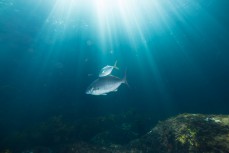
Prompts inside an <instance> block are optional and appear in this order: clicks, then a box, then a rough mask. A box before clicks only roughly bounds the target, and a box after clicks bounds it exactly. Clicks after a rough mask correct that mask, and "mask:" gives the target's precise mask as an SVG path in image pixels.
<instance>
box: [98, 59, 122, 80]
mask: <svg viewBox="0 0 229 153" xmlns="http://www.w3.org/2000/svg"><path fill="white" fill-rule="evenodd" d="M113 69H117V70H118V69H119V68H118V67H117V61H115V64H114V66H110V65H107V66H105V67H104V68H102V69H101V71H100V73H99V77H105V76H108V75H110V74H111V72H112V70H113Z"/></svg>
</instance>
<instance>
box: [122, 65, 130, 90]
mask: <svg viewBox="0 0 229 153" xmlns="http://www.w3.org/2000/svg"><path fill="white" fill-rule="evenodd" d="M126 71H127V68H126V70H125V75H124V77H123V79H122V82H123V83H125V84H126V85H127V86H128V87H130V86H129V84H128V82H127V79H126Z"/></svg>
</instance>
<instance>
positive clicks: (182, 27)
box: [0, 0, 229, 147]
mask: <svg viewBox="0 0 229 153" xmlns="http://www.w3.org/2000/svg"><path fill="white" fill-rule="evenodd" d="M104 1H105V0H104ZM127 2H128V1H127ZM109 3H110V2H104V5H102V4H103V1H102V3H98V4H97V5H98V6H97V7H96V6H94V5H96V2H90V1H85V2H81V1H79V2H78V3H77V2H72V1H71V2H70V1H69V2H63V1H61V0H59V1H58V0H51V1H42V0H40V1H36V2H29V1H26V0H18V1H16V0H0V121H1V128H0V129H1V131H2V134H1V135H2V136H3V137H2V140H1V141H4V140H3V139H5V137H7V136H8V135H7V134H8V133H12V132H13V131H17V130H18V129H24V128H27V127H29V126H30V125H31V124H34V123H36V122H42V121H44V120H46V119H47V118H50V117H52V116H57V115H62V116H64V117H65V118H67V119H71V120H77V119H80V118H86V117H96V116H101V115H102V116H103V115H104V116H106V115H109V114H119V113H125V112H128V111H129V110H135V111H136V113H137V114H138V115H139V116H142V117H145V116H150V117H151V118H152V119H151V121H152V123H149V124H150V126H153V125H154V124H155V123H157V122H158V121H159V120H164V119H166V118H168V117H170V116H173V115H177V114H180V113H208V114H215V113H216V114H228V107H229V104H228V102H229V88H228V87H229V60H228V59H229V29H228V27H229V18H228V10H229V8H228V6H229V1H226V0H199V1H197V0H192V1H189V0H183V1H179V0H175V1H174V2H170V1H169V0H162V1H159V0H158V1H157V0H155V2H152V1H144V2H138V1H133V2H132V4H131V5H128V4H126V5H124V4H123V8H121V9H118V6H119V5H118V4H117V3H114V5H113V4H112V5H110V4H109ZM96 8H97V10H96ZM102 8H103V9H104V10H102ZM101 10H102V11H101ZM116 60H117V61H118V64H117V65H118V67H119V68H120V70H114V71H113V72H112V73H113V75H115V76H118V77H120V78H122V77H123V76H124V73H125V69H126V68H127V81H128V83H129V87H128V86H126V85H122V86H121V87H120V88H119V90H118V92H115V93H110V94H108V95H106V96H91V95H86V94H85V90H86V88H87V87H88V85H89V84H90V83H91V82H92V81H93V80H95V79H96V78H98V73H99V71H100V69H101V68H102V67H104V66H106V65H113V64H114V62H115V61H116ZM1 147H2V146H1Z"/></svg>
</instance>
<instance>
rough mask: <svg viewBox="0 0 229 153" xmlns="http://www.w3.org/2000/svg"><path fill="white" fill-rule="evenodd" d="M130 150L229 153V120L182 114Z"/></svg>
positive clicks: (152, 132) (164, 152) (149, 133)
mask: <svg viewBox="0 0 229 153" xmlns="http://www.w3.org/2000/svg"><path fill="white" fill-rule="evenodd" d="M129 147H130V148H137V149H139V150H142V151H143V152H146V153H147V152H155V153H157V152H158V153H186V152H188V153H189V152H190V153H215V152H219V153H227V152H229V116H228V115H227V116H226V115H201V114H182V115H178V116H177V117H173V118H170V119H168V120H166V121H164V122H160V123H158V125H157V126H155V127H154V128H153V129H152V130H151V131H150V132H148V133H147V134H146V135H145V136H143V137H142V138H140V139H139V140H136V141H133V142H132V143H131V144H130V145H129Z"/></svg>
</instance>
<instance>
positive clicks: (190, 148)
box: [0, 113, 229, 153]
mask: <svg viewBox="0 0 229 153" xmlns="http://www.w3.org/2000/svg"><path fill="white" fill-rule="evenodd" d="M129 115H130V116H131V115H133V114H131V113H130V114H129ZM125 117H126V118H128V115H127V116H125ZM125 117H124V118H123V116H122V117H120V116H119V117H116V116H109V117H104V118H103V117H102V118H97V120H95V119H94V120H90V121H87V123H90V124H89V125H88V124H85V123H81V124H78V127H76V126H77V124H76V125H74V126H73V125H70V124H69V125H68V124H67V123H63V121H62V118H61V117H55V118H52V119H51V120H49V121H48V122H44V123H43V124H41V125H40V126H38V127H36V129H33V130H31V131H29V130H28V131H24V134H23V133H20V134H19V133H18V134H14V135H13V136H12V137H13V138H11V139H10V142H9V140H8V142H7V143H8V144H9V143H19V144H18V148H17V147H16V148H17V149H15V148H14V149H11V147H10V146H9V145H8V146H7V145H6V147H5V148H3V149H2V150H1V152H0V153H14V152H19V153H229V115H203V114H181V115H178V116H175V117H172V118H169V119H167V120H165V121H160V122H159V123H157V124H156V126H154V127H153V128H152V129H151V130H149V131H145V134H143V133H140V132H138V130H137V129H138V127H137V125H138V124H142V126H143V127H144V123H135V124H133V122H129V123H128V122H127V120H125ZM128 121H129V118H128ZM145 121H148V122H150V119H148V120H145ZM84 122H85V121H84ZM115 123H116V124H115ZM95 125H98V127H97V126H95ZM101 125H102V126H101ZM116 125H119V126H116ZM54 127H55V128H54ZM105 127H109V128H105ZM76 129H78V130H81V132H79V131H75V130H76ZM107 129H109V130H107ZM146 129H147V128H146ZM149 129H150V128H149ZM82 131H83V132H82ZM141 131H142V130H141ZM143 131H144V130H143ZM88 132H89V133H88ZM28 133H30V134H28ZM86 134H88V135H93V137H90V140H85V141H83V139H79V138H80V137H85V135H86ZM15 135H17V137H16V136H15ZM76 137H77V138H78V140H77V139H75V138H76ZM12 139H14V141H13V140H12ZM39 140H40V141H39ZM5 141H7V140H5ZM31 141H35V142H33V143H32V144H33V145H31V143H29V142H31ZM36 141H37V142H36ZM50 141H52V143H50ZM53 141H54V142H53ZM3 142H4V141H3ZM60 142H61V143H60ZM5 143H6V142H5ZM7 143H6V144H7ZM37 144H38V145H37ZM36 145H37V146H36ZM22 146H23V147H22ZM20 149H21V150H20ZM15 150H16V151H15Z"/></svg>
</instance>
